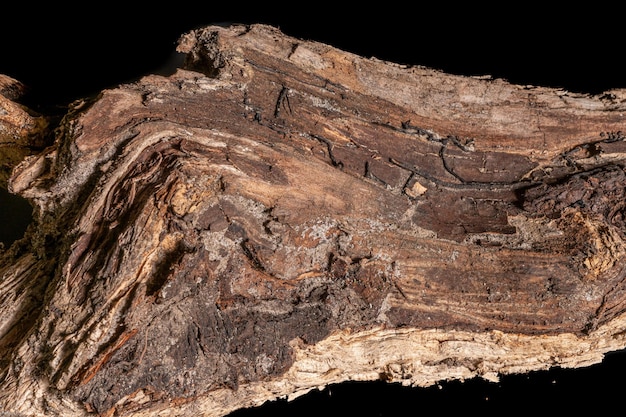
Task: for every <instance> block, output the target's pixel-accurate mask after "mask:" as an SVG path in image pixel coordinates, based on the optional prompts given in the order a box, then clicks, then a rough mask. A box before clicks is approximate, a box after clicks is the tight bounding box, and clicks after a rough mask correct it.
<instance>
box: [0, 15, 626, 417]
mask: <svg viewBox="0 0 626 417" xmlns="http://www.w3.org/2000/svg"><path fill="white" fill-rule="evenodd" d="M179 50H180V51H181V52H184V53H186V54H187V60H186V64H185V68H184V69H180V70H178V71H177V72H176V73H175V74H173V75H171V76H169V77H163V76H156V75H152V76H147V77H145V78H143V79H141V80H140V81H138V82H136V83H134V84H129V85H123V86H120V87H119V88H116V89H111V90H106V91H104V92H102V94H101V95H99V96H98V97H96V98H94V99H91V100H85V101H83V102H79V103H75V104H74V105H73V106H72V108H71V109H70V111H69V112H68V114H67V116H66V117H65V119H64V120H63V121H62V122H61V124H60V125H59V126H58V127H57V129H56V139H55V143H54V145H52V146H50V147H48V148H46V149H45V151H43V152H41V153H40V154H38V155H37V156H31V157H29V158H26V159H25V160H24V162H22V163H21V164H20V165H19V166H17V167H16V168H15V169H14V171H13V174H12V177H11V179H10V182H9V187H10V190H11V191H13V192H15V193H17V194H20V195H22V196H24V197H26V198H28V199H29V200H30V201H31V202H32V204H33V206H34V207H35V214H36V219H35V222H34V224H33V226H32V227H31V229H29V231H28V232H27V235H26V237H25V238H24V239H23V240H22V241H20V242H18V243H16V244H14V245H13V246H12V247H11V248H9V249H8V250H6V251H5V252H4V253H2V257H1V258H0V410H5V411H8V412H14V413H18V414H21V415H59V416H61V415H62V416H83V415H88V414H100V415H105V416H113V415H116V416H131V415H132V416H153V415H159V416H198V415H204V416H222V415H225V414H227V413H229V412H230V411H233V410H236V409H239V408H242V407H247V406H251V405H258V404H260V403H262V402H264V401H266V400H268V399H275V398H278V397H283V396H288V397H290V398H293V397H295V396H298V395H301V394H303V393H305V392H307V391H309V390H311V389H315V388H317V387H320V386H324V385H327V384H330V383H336V382H341V381H345V380H376V379H384V380H388V381H390V382H401V383H403V384H407V385H420V386H426V385H430V384H433V383H435V382H437V381H440V380H446V379H453V378H460V379H464V378H471V377H474V376H481V377H484V378H487V379H496V378H497V376H498V375H499V374H506V373H514V372H528V371H531V370H537V369H546V368H549V367H551V366H564V367H578V366H584V365H588V364H591V363H595V362H598V361H601V360H602V357H603V354H604V353H606V352H608V351H611V350H617V349H622V348H624V347H625V346H626V340H625V336H624V335H625V334H626V333H625V330H626V316H625V315H624V310H625V307H626V304H625V301H626V291H625V290H626V283H625V282H624V278H625V276H626V270H625V268H626V264H625V263H624V254H625V253H626V243H625V242H626V227H625V223H624V222H625V220H626V219H625V217H624V215H625V209H626V206H625V203H624V201H625V184H626V181H625V180H626V176H625V173H624V163H625V161H626V159H625V157H626V140H625V139H626V136H624V134H623V133H622V131H624V130H625V129H624V113H625V112H626V92H625V91H623V90H619V91H618V90H616V91H609V92H606V93H604V94H602V95H599V96H588V95H579V94H572V93H569V92H567V91H562V90H555V89H548V88H541V87H534V86H518V85H511V84H509V83H507V82H505V81H503V80H498V79H488V78H471V77H461V76H453V75H448V74H444V73H441V72H437V71H433V70H431V69H427V68H421V67H405V66H400V65H395V64H393V63H388V62H382V61H378V60H375V59H365V58H362V57H359V56H355V55H352V54H349V53H346V52H342V51H340V50H337V49H334V48H332V47H331V46H328V45H323V44H320V43H315V42H308V41H303V40H299V39H293V38H290V37H287V36H285V35H283V34H282V33H280V32H279V31H278V30H276V29H274V28H271V27H267V26H262V25H255V26H232V27H229V28H223V27H217V26H216V27H207V28H203V29H198V30H197V31H193V32H191V33H189V34H186V35H184V36H183V37H182V38H181V41H180V44H179ZM0 81H1V80H0ZM0 85H1V84H0ZM3 100H4V99H3ZM5 102H9V98H6V100H5V101H2V102H0V104H2V103H5ZM0 123H2V124H1V126H6V124H5V121H4V120H3V119H0ZM12 165H15V164H12Z"/></svg>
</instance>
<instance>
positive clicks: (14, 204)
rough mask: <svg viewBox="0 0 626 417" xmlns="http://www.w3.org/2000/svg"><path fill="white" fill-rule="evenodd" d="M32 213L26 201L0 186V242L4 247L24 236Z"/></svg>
mask: <svg viewBox="0 0 626 417" xmlns="http://www.w3.org/2000/svg"><path fill="white" fill-rule="evenodd" d="M32 214H33V208H32V207H31V205H30V203H29V202H28V201H26V200H25V199H23V198H22V197H19V196H16V195H14V194H11V193H9V192H8V191H7V190H5V189H4V188H2V187H0V242H2V243H3V244H4V247H5V248H8V247H9V246H11V244H12V243H13V242H15V241H16V240H18V239H21V238H22V237H23V236H24V232H26V228H27V227H28V225H29V224H30V222H31V220H32Z"/></svg>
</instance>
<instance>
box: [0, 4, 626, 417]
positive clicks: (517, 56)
mask: <svg viewBox="0 0 626 417" xmlns="http://www.w3.org/2000/svg"><path fill="white" fill-rule="evenodd" d="M127 3H129V4H120V5H116V4H113V3H101V2H86V3H84V4H83V5H74V6H69V5H59V4H54V3H47V4H45V5H43V6H42V5H35V4H33V3H32V2H28V3H27V2H22V3H15V2H11V7H12V8H11V9H10V10H3V9H4V8H5V7H6V6H0V73H4V74H7V75H10V76H12V77H14V78H17V79H18V80H20V81H22V82H24V83H25V84H26V85H27V86H29V88H30V93H29V94H28V95H27V96H26V97H25V99H24V100H25V103H26V104H28V105H29V106H30V107H31V108H33V109H35V110H38V111H41V112H55V111H61V112H62V110H63V108H64V106H65V105H67V104H68V103H69V102H71V101H72V100H74V99H77V98H80V97H84V96H87V95H91V94H94V93H97V92H98V91H100V90H102V89H103V88H108V87H114V86H115V85H117V84H119V83H123V82H128V81H132V80H134V79H137V78H138V77H140V76H142V75H144V74H147V73H150V72H155V71H159V70H160V68H162V66H163V65H164V64H165V63H166V62H167V60H168V57H170V56H171V55H172V54H173V53H174V48H175V45H176V41H177V39H178V37H179V36H180V35H181V34H182V33H184V32H185V31H188V30H190V29H193V28H196V27H200V26H204V25H208V24H212V23H220V22H235V23H268V24H272V25H275V26H278V27H279V28H280V29H282V30H283V31H284V32H285V33H286V34H288V35H291V36H295V37H298V38H302V39H310V40H317V41H321V42H325V43H329V44H331V45H333V46H336V47H339V48H341V49H344V50H347V51H350V52H353V53H357V54H360V55H363V56H367V57H370V56H374V57H377V58H379V59H383V60H388V61H393V62H397V63H403V64H412V65H424V66H428V67H432V68H436V69H440V70H443V71H446V72H450V73H454V74H464V75H486V74H489V75H492V76H494V77H498V78H504V79H507V80H509V81H510V82H513V83H517V84H524V85H526V84H531V85H538V86H548V87H558V88H563V89H566V90H569V91H572V92H580V93H590V94H599V93H601V92H603V91H605V90H608V89H611V88H624V87H626V73H625V72H624V68H625V66H624V64H623V55H624V45H625V44H626V42H625V41H626V32H625V31H624V29H623V27H622V25H623V18H622V13H621V11H619V10H618V8H617V6H616V7H615V9H614V10H612V9H610V8H603V7H602V6H600V5H599V4H598V3H594V4H591V5H590V4H583V3H566V4H567V6H562V7H561V8H556V9H549V8H547V5H543V7H532V6H530V5H529V4H528V3H520V4H517V3H514V2H506V3H502V4H501V5H498V4H492V5H490V6H484V5H480V4H478V3H475V2H467V3H464V5H463V6H459V5H454V4H446V3H437V4H436V5H435V4H431V3H420V2H412V3H400V4H394V3H393V2H380V3H365V2H360V3H356V5H349V6H344V5H343V4H341V3H340V2H334V3H329V4H323V3H321V2H299V3H298V2H292V3H286V4H285V3H283V4H281V5H276V4H272V3H263V2H256V3H249V4H246V3H242V2H232V3H229V4H228V5H224V4H221V3H212V2H204V3H185V2H183V1H177V2H171V3H157V2H153V3H148V4H145V5H143V8H141V7H139V6H136V5H135V6H132V8H131V7H130V2H127ZM135 4H136V3H135ZM199 4H200V5H199ZM577 5H579V6H577ZM9 203H10V201H9V197H8V196H7V195H5V194H3V193H0V222H1V223H0V241H5V242H6V243H10V241H11V240H13V239H14V238H16V237H18V236H19V235H20V234H21V233H23V229H22V228H23V227H24V226H25V221H24V220H23V219H24V216H23V215H24V214H28V212H29V208H28V206H24V205H23V204H22V205H19V204H18V205H17V206H14V205H12V204H9ZM625 374H626V353H624V352H616V353H612V354H609V355H608V356H607V358H606V359H605V361H604V362H603V363H602V364H599V365H594V366H591V367H588V368H582V369H577V370H562V369H553V370H551V371H541V372H533V373H530V374H528V375H510V376H503V377H502V379H501V381H500V382H499V383H490V382H486V381H483V380H480V379H473V380H469V381H465V382H462V383H461V382H455V381H453V382H446V383H441V384H439V385H436V386H433V387H429V388H405V387H401V386H399V385H395V384H384V383H345V384H340V385H337V386H332V387H330V388H328V389H326V390H324V391H314V392H312V393H311V394H309V395H307V396H305V397H301V398H299V399H297V400H295V401H293V402H291V403H286V402H285V401H276V402H272V403H269V404H267V405H265V406H263V407H261V408H258V409H253V410H241V411H239V412H236V413H234V414H233V416H239V417H241V416H249V417H250V416H270V415H271V416H287V415H329V416H331V415H345V410H346V408H348V409H349V410H350V414H351V415H357V416H398V415H422V414H424V413H430V412H431V410H436V411H438V412H439V413H441V414H443V415H447V414H452V413H453V412H454V413H457V412H459V413H460V412H465V413H471V414H473V413H482V414H489V415H495V414H508V413H510V412H511V411H514V412H521V413H529V412H540V410H543V411H544V412H541V414H547V412H559V413H560V414H562V413H565V412H571V411H577V412H580V411H587V410H591V409H593V410H594V412H595V413H597V414H600V413H605V412H609V411H610V410H612V409H613V408H614V407H618V408H617V409H618V410H619V408H620V407H621V400H622V397H623V391H624V388H626V385H625V384H624V383H623V382H622V380H623V377H624V375H625Z"/></svg>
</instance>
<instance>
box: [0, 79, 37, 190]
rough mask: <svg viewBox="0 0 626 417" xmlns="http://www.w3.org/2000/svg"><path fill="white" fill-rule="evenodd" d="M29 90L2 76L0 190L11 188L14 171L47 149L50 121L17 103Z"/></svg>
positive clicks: (0, 86)
mask: <svg viewBox="0 0 626 417" xmlns="http://www.w3.org/2000/svg"><path fill="white" fill-rule="evenodd" d="M25 92H26V87H25V86H24V85H23V84H22V83H20V82H19V81H18V80H15V79H13V78H11V77H9V76H6V75H3V74H0V187H3V188H7V180H8V178H9V176H10V174H11V170H12V169H13V168H14V167H15V166H16V165H17V164H18V163H20V162H21V161H22V160H23V159H24V158H25V157H26V156H28V155H32V154H34V153H38V152H39V151H41V150H42V149H43V147H44V145H45V139H44V138H45V132H46V128H47V127H48V122H47V120H46V119H45V118H44V117H42V116H41V115H37V114H35V113H34V112H33V111H31V110H29V109H28V108H26V107H24V106H22V105H20V104H18V103H17V102H16V101H15V100H16V99H18V98H19V97H21V96H22V95H23V94H24V93H25Z"/></svg>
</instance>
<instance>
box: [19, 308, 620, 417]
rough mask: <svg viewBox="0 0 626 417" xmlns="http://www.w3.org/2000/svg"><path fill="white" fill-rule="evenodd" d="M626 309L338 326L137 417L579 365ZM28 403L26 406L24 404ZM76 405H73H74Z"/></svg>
mask: <svg viewBox="0 0 626 417" xmlns="http://www.w3.org/2000/svg"><path fill="white" fill-rule="evenodd" d="M624 328H626V315H622V316H620V317H618V318H616V319H614V320H612V321H611V322H610V323H608V324H606V325H604V326H601V327H600V328H598V329H597V330H596V331H594V332H592V333H590V334H589V335H586V336H578V335H574V334H569V333H564V334H559V335H540V336H528V335H521V334H511V333H503V332H500V331H488V332H482V333H475V332H466V331H454V330H453V331H444V330H437V329H428V330H420V329H411V328H407V329H394V330H385V329H383V328H378V329H371V330H367V331H362V332H354V333H352V332H350V331H339V332H335V333H334V334H332V335H331V336H329V337H328V338H326V339H324V340H322V341H320V342H318V343H316V344H315V345H311V346H308V345H305V344H303V343H301V342H300V341H299V340H298V339H294V340H293V341H292V343H291V346H292V347H293V348H294V355H295V358H296V359H295V362H294V363H293V365H292V367H291V368H290V369H289V370H288V371H287V372H286V373H285V374H284V375H283V377H281V378H280V379H277V380H268V381H262V382H255V383H249V384H244V385H240V386H239V387H238V389H237V390H232V389H228V388H223V389H217V390H215V391H212V392H210V393H209V394H208V395H204V396H201V397H197V398H194V399H193V401H188V402H170V403H167V404H158V405H157V406H156V407H154V408H149V409H144V410H141V409H139V410H137V411H136V412H135V413H133V414H132V415H133V417H151V416H155V415H180V416H194V415H203V416H206V417H219V416H224V415H226V414H228V413H230V412H233V411H235V410H238V409H241V408H248V407H255V406H260V405H262V404H263V403H265V402H266V401H274V400H277V399H281V398H286V399H287V400H289V401H291V400H294V399H295V398H298V397H300V396H302V395H305V394H307V393H308V392H310V391H312V390H315V389H319V390H322V389H324V388H325V387H326V386H328V385H331V384H337V383H341V382H346V381H376V380H385V381H388V382H390V383H399V384H402V385H404V386H417V387H427V386H431V385H433V384H435V383H437V382H440V381H444V380H467V379H471V378H475V377H480V378H483V379H485V380H488V381H491V382H497V381H498V380H499V376H501V375H506V374H517V373H527V372H530V371H540V370H547V369H549V368H553V367H562V368H578V367H584V366H590V365H593V364H596V363H599V362H601V361H602V359H603V356H604V354H605V353H607V352H610V351H615V350H620V349H623V348H624V347H625V346H626V334H625V332H624V330H623V329H624ZM23 388H27V389H32V390H33V391H35V392H31V393H30V395H28V397H30V398H37V397H39V398H41V397H42V396H48V398H47V401H48V403H49V405H51V406H52V405H53V406H54V408H57V409H59V410H63V412H64V413H66V414H64V415H67V416H68V417H74V416H76V417H78V416H84V415H86V414H85V413H84V410H83V409H82V407H80V406H79V405H78V404H71V403H70V402H68V401H67V400H62V399H60V398H55V397H50V396H49V393H48V392H47V391H46V388H47V387H44V386H31V387H22V388H20V390H21V389H23ZM150 395H151V393H150V392H147V391H146V392H144V391H143V390H139V391H137V392H135V393H133V395H132V397H131V398H124V399H123V400H124V402H126V401H129V402H135V403H137V404H141V403H142V402H147V401H149V399H150ZM26 410H28V408H24V412H26ZM71 410H73V411H71Z"/></svg>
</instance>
